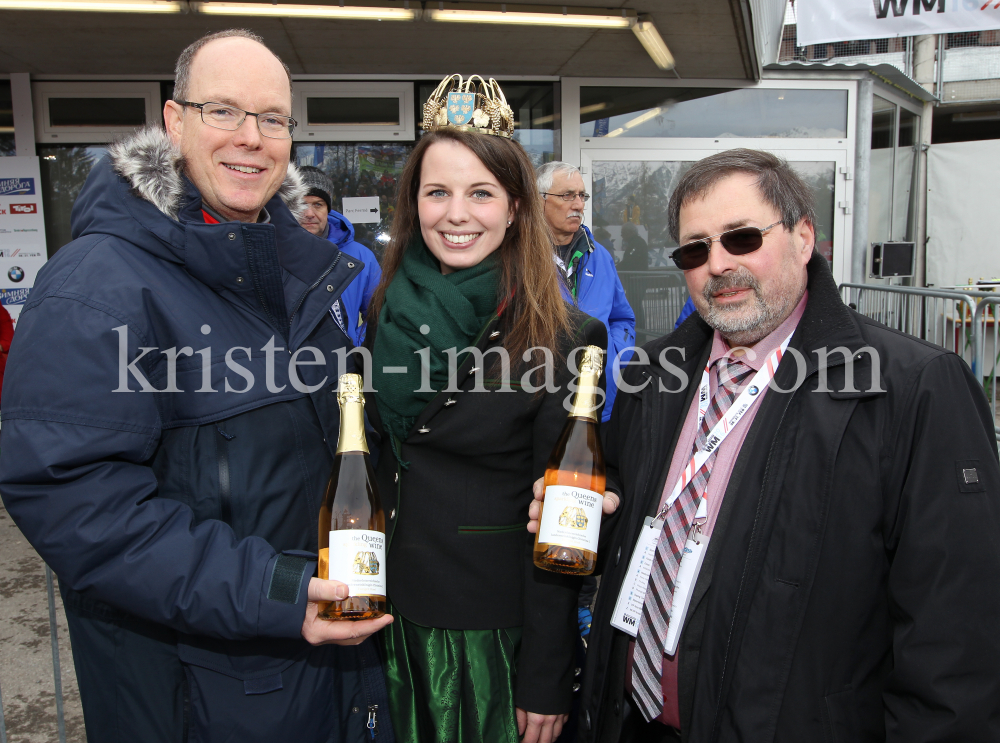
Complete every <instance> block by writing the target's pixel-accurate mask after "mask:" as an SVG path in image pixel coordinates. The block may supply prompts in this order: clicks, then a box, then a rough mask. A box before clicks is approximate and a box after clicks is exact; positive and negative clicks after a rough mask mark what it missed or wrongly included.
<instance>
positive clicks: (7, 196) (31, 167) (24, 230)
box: [0, 157, 48, 326]
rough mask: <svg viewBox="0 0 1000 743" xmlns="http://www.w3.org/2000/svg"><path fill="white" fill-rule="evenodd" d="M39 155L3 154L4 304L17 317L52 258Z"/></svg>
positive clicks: (0, 252)
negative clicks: (44, 212)
mask: <svg viewBox="0 0 1000 743" xmlns="http://www.w3.org/2000/svg"><path fill="white" fill-rule="evenodd" d="M43 216H44V215H43V214H42V182H41V178H40V177H39V169H38V158H37V157H0V304H3V306H4V307H5V308H6V310H7V312H9V313H10V316H11V317H12V318H13V320H14V324H15V326H16V325H17V316H18V315H19V314H21V308H22V307H24V303H25V302H26V301H27V299H28V295H29V294H30V293H31V287H33V286H34V285H35V275H36V274H37V273H38V270H39V269H40V268H41V267H42V265H43V264H44V263H45V261H46V260H47V259H48V254H47V253H46V250H45V221H44V218H43Z"/></svg>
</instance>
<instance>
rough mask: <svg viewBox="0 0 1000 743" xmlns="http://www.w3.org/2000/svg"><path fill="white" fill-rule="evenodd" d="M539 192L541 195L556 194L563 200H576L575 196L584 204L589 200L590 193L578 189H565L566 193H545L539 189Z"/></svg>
mask: <svg viewBox="0 0 1000 743" xmlns="http://www.w3.org/2000/svg"><path fill="white" fill-rule="evenodd" d="M539 193H540V194H541V195H542V196H558V197H559V198H560V199H562V200H563V201H576V199H577V198H581V199H583V203H584V204H586V203H587V202H588V201H590V194H589V193H587V192H586V191H580V193H575V192H573V191H567V192H566V193H546V192H545V191H539Z"/></svg>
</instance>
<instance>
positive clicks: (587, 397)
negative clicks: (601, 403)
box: [569, 346, 604, 421]
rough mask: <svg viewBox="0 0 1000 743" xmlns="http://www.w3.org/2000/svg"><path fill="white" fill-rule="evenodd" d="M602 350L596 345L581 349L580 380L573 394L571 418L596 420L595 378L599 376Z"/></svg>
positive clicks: (596, 387)
mask: <svg viewBox="0 0 1000 743" xmlns="http://www.w3.org/2000/svg"><path fill="white" fill-rule="evenodd" d="M603 357H604V352H603V351H601V349H600V348H598V347H597V346H587V347H586V348H584V349H583V353H582V359H581V361H580V381H579V383H578V384H577V388H576V394H575V395H574V396H573V409H572V410H571V411H570V413H569V414H570V417H572V418H587V419H589V420H592V421H596V420H597V390H598V386H597V380H598V379H599V378H600V376H601V361H602V359H603Z"/></svg>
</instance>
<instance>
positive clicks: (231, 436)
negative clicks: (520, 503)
mask: <svg viewBox="0 0 1000 743" xmlns="http://www.w3.org/2000/svg"><path fill="white" fill-rule="evenodd" d="M291 106H292V91H291V76H290V73H289V71H288V68H287V67H285V66H284V64H283V63H282V62H281V60H280V59H278V58H277V57H276V56H275V55H274V53H273V52H271V51H270V50H269V49H268V48H267V47H266V46H265V45H264V44H263V42H262V41H261V39H260V38H259V37H257V36H256V35H254V34H252V33H250V32H248V31H243V30H238V29H236V30H231V31H222V32H218V33H215V34H211V35H209V36H207V37H204V38H202V39H200V40H199V41H196V42H195V43H194V44H192V45H191V46H190V47H188V48H187V49H186V50H185V51H184V52H183V53H182V54H181V56H180V58H179V59H178V62H177V76H176V84H175V87H174V99H173V100H171V101H168V102H167V103H166V105H165V107H164V111H163V114H164V120H165V123H166V130H164V129H161V128H158V127H151V128H149V129H146V130H144V131H142V132H139V133H138V134H136V135H135V136H134V137H131V138H129V139H127V140H125V141H123V142H120V143H118V144H116V145H114V146H113V147H112V148H111V149H110V151H109V154H108V156H107V157H106V158H104V160H102V161H101V162H100V163H99V164H98V165H97V166H95V168H94V170H93V172H92V173H91V174H90V177H89V178H88V180H87V183H86V185H85V186H84V188H83V191H82V192H81V195H80V197H79V199H78V200H77V202H76V205H75V207H74V209H73V236H74V238H75V239H74V241H73V242H71V243H70V244H69V245H66V246H65V247H63V248H62V249H61V250H60V251H59V253H58V254H57V255H56V256H55V257H54V258H53V259H52V260H51V261H49V263H48V264H47V265H46V267H45V269H44V270H43V271H42V272H41V273H40V274H39V277H38V282H37V283H36V285H35V288H34V290H33V292H32V296H31V299H32V301H31V302H29V303H28V304H27V305H26V306H25V309H24V312H23V313H22V315H21V320H20V322H19V323H18V325H19V327H18V340H16V341H15V342H14V346H13V348H12V349H11V351H12V353H11V355H10V363H9V365H8V366H7V369H6V375H7V378H6V380H5V385H4V390H3V392H4V421H3V423H4V440H3V449H2V455H0V489H2V493H3V499H4V503H5V505H6V507H7V509H8V510H9V512H10V514H11V516H12V517H13V519H14V520H15V521H16V522H17V524H18V526H19V527H20V528H21V530H22V531H23V533H24V535H25V536H26V537H27V538H28V540H29V541H30V542H31V543H32V545H33V546H34V547H35V548H36V549H37V550H38V552H39V553H40V554H41V555H42V557H43V558H44V559H45V561H46V562H47V563H49V564H50V565H51V566H52V568H53V569H54V570H55V572H56V573H57V574H58V576H59V583H60V589H61V592H62V595H63V600H64V604H65V607H66V615H67V619H68V622H69V630H70V638H71V640H72V644H73V654H74V660H75V662H76V669H77V677H78V679H79V682H80V695H81V699H82V703H83V710H84V718H85V722H86V727H87V739H88V740H90V741H101V742H102V743H103V742H104V741H135V742H136V743H139V742H140V741H141V742H142V743H179V742H180V741H182V740H199V741H222V740H244V741H296V742H297V743H326V741H329V740H337V741H349V742H350V743H361V741H363V740H364V741H371V740H373V735H374V733H375V732H376V731H377V732H378V734H379V736H378V737H377V738H374V740H375V741H376V743H389V742H390V741H391V740H392V728H391V722H390V721H389V719H388V715H387V714H386V712H387V710H386V701H385V686H384V681H383V679H382V677H381V671H380V670H379V661H378V653H377V651H376V650H375V648H374V642H372V641H368V642H366V643H364V644H362V645H357V646H352V647H347V646H348V645H356V644H357V643H360V642H361V641H362V640H364V639H365V638H366V637H367V636H368V635H370V634H371V633H373V632H375V631H376V630H378V629H380V628H381V627H383V626H385V625H386V624H388V623H389V622H390V621H391V617H388V616H387V617H384V618H382V619H378V620H366V621H364V622H324V621H322V620H319V619H318V618H317V609H316V603H315V602H316V601H317V600H332V599H337V598H345V597H346V595H347V586H346V585H344V584H342V583H337V582H336V581H325V580H318V579H317V578H313V577H312V576H313V574H314V571H315V566H316V562H315V555H314V554H312V553H315V551H316V537H317V518H318V512H319V503H320V502H321V501H322V496H323V491H324V488H325V483H326V479H327V478H328V477H329V472H330V469H331V466H332V461H333V449H332V445H333V443H334V442H336V440H337V436H338V430H339V413H338V410H337V402H336V396H335V395H334V394H332V393H333V391H334V389H335V387H336V385H337V381H338V379H339V375H340V374H342V373H344V372H347V371H351V370H352V369H351V368H349V367H348V366H345V364H344V363H343V362H342V361H341V360H340V359H343V358H344V356H343V355H341V356H340V358H339V359H338V355H337V353H336V352H337V351H338V350H340V351H342V352H343V351H346V350H347V349H349V348H351V344H350V341H349V340H348V337H347V336H346V335H345V333H344V331H342V330H341V328H340V327H339V326H338V324H337V323H336V322H335V321H334V318H333V317H332V316H331V314H330V307H331V305H332V304H333V303H334V302H336V301H337V299H338V297H339V296H340V295H341V293H342V292H343V291H344V290H345V288H346V287H347V286H348V285H349V284H350V282H351V281H352V280H353V279H355V278H356V277H357V276H358V274H359V273H360V272H361V271H362V268H363V266H362V262H361V261H360V260H358V259H357V258H354V257H352V256H350V255H348V254H346V253H341V252H340V251H339V250H338V249H337V247H336V246H335V245H333V244H331V243H330V242H328V241H326V240H323V239H321V238H319V237H316V236H315V235H311V234H309V233H308V232H306V231H305V230H303V229H302V228H301V227H300V226H299V224H298V221H297V220H296V216H295V213H294V212H296V211H298V210H299V209H300V208H301V202H302V198H303V197H304V196H305V191H306V188H305V187H304V186H303V184H302V183H301V180H300V178H299V176H298V175H297V172H296V171H295V169H294V167H292V166H290V165H289V158H290V153H291V146H292V141H291V136H292V130H293V128H294V126H295V121H294V119H293V118H292V116H291V114H292V111H291ZM299 350H303V351H304V352H305V353H304V354H302V358H301V359H298V364H296V360H297V357H299V356H300V354H299ZM369 724H371V726H372V728H371V729H369V727H368V725H369Z"/></svg>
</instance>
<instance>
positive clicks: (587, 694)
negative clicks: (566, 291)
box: [533, 150, 1000, 743]
mask: <svg viewBox="0 0 1000 743" xmlns="http://www.w3.org/2000/svg"><path fill="white" fill-rule="evenodd" d="M668 220H669V227H670V231H671V234H672V235H673V237H674V238H675V239H678V238H679V239H678V244H679V245H680V246H681V247H680V248H678V249H677V250H676V251H675V252H674V260H675V261H676V262H677V263H678V265H679V266H680V268H682V269H683V270H684V271H685V276H686V279H687V283H688V288H689V289H690V292H691V296H692V297H693V299H694V303H695V306H696V308H697V311H698V316H697V317H694V318H689V319H688V320H687V322H685V323H684V324H683V325H682V326H681V327H680V328H679V329H678V330H676V331H675V332H673V333H671V334H670V335H668V336H666V337H664V338H661V339H659V340H657V341H654V342H652V343H649V344H647V345H646V346H644V347H643V348H642V349H641V352H637V354H636V360H637V362H641V363H636V364H634V365H633V366H630V367H629V369H628V370H627V371H626V372H625V373H624V375H623V381H622V384H621V389H622V390H623V392H622V394H621V397H620V399H619V402H618V405H616V406H615V411H614V414H613V415H612V417H611V421H610V423H609V424H608V427H607V429H606V431H605V455H606V458H607V465H608V488H609V490H611V491H613V492H616V493H618V494H620V496H621V505H620V507H619V509H618V512H617V513H616V514H615V515H614V517H613V519H614V521H613V522H609V523H608V524H606V526H611V525H612V524H613V530H612V531H611V533H610V534H609V535H608V539H607V541H606V542H605V543H602V545H601V549H600V552H599V559H602V567H603V571H604V572H603V577H602V583H601V591H600V593H599V594H598V599H597V606H596V608H595V612H594V624H593V629H592V631H591V638H590V647H589V653H588V663H587V668H586V671H585V678H584V682H583V700H582V706H583V711H582V714H581V726H580V731H581V732H580V738H579V740H580V741H582V743H591V742H592V741H600V742H602V743H612V742H614V743H618V741H622V742H627V741H677V740H680V741H684V742H685V743H708V742H709V741H713V742H718V743H736V742H737V741H754V742H755V743H757V742H764V741H774V742H775V743H801V741H845V742H846V741H851V742H852V743H853V742H854V741H871V742H874V741H891V742H892V743H930V742H931V741H934V742H935V743H942V742H951V743H977V742H981V743H993V742H995V741H997V740H1000V674H998V673H997V669H998V668H1000V633H998V632H997V627H998V623H1000V538H998V534H1000V464H998V460H997V449H996V442H995V440H994V430H993V420H992V415H991V413H990V411H989V409H988V406H987V403H986V398H985V396H984V395H983V390H982V388H981V387H980V385H979V384H978V383H977V380H976V379H975V378H974V376H973V375H972V374H971V372H970V370H969V368H968V367H967V366H966V365H965V363H964V362H963V361H962V360H961V359H960V358H959V357H957V356H956V355H955V354H953V353H950V352H948V351H945V350H944V349H942V348H940V347H938V346H933V345H931V344H928V343H925V342H923V341H920V340H917V339H915V338H913V337H910V336H907V335H905V334H903V333H900V332H898V331H895V330H892V329H890V328H887V327H885V326H884V325H881V324H880V323H877V322H875V321H874V320H871V319H869V318H866V317H864V316H862V315H859V314H858V313H856V312H854V311H853V310H851V309H850V308H848V307H846V306H845V305H844V303H843V302H842V301H841V299H840V295H839V292H838V290H837V286H836V284H835V282H834V280H833V277H832V276H831V274H830V271H829V267H828V265H827V262H826V260H825V259H824V258H823V257H822V256H821V255H820V254H819V253H818V252H816V250H815V234H814V227H813V225H814V222H815V217H814V212H813V206H812V198H811V195H810V191H809V188H808V187H807V186H806V185H805V184H804V183H803V182H802V181H801V179H800V178H799V177H798V176H797V175H796V174H795V173H794V171H792V170H791V169H790V168H789V167H788V164H787V163H785V162H784V161H782V160H780V159H779V158H777V157H775V156H774V155H771V154H769V153H765V152H757V151H752V150H731V151H728V152H723V153H719V154H717V155H713V156H711V157H708V158H706V159H704V160H702V161H700V162H698V163H696V164H695V165H694V166H693V167H692V168H691V170H689V171H688V172H687V173H686V174H685V175H684V177H683V178H682V179H681V180H680V182H679V184H678V186H677V190H676V191H675V192H674V194H673V195H672V197H671V201H670V205H669V207H668ZM772 374H773V377H772ZM699 379H701V380H703V381H702V382H701V383H699ZM769 379H771V380H772V381H773V385H774V386H773V387H771V386H769V382H768V380H769ZM671 393H673V394H671ZM734 397H735V402H731V401H732V400H733V398H734ZM754 401H756V402H754ZM692 459H693V464H690V463H691V462H692ZM536 497H537V495H536ZM533 510H536V509H533ZM661 514H663V515H664V517H661ZM650 521H651V522H652V527H648V526H646V524H648V523H650ZM664 522H665V523H664ZM637 544H638V545H641V547H642V548H645V549H643V552H642V554H645V555H652V557H651V560H652V573H651V576H650V577H649V580H648V583H647V581H646V580H644V578H643V576H642V573H639V572H637V571H635V570H634V569H633V568H632V567H630V565H631V563H632V561H633V559H634V555H633V551H634V549H636V545H637ZM646 550H649V551H646ZM691 556H694V557H693V558H691ZM689 559H693V561H692V562H689V563H685V561H687V560H689ZM687 568H690V570H691V572H690V573H688V572H687ZM678 571H679V572H678ZM634 575H639V576H640V577H639V578H638V579H636V580H633V579H632V576H634ZM629 592H631V593H632V594H633V595H634V596H640V597H641V596H643V595H644V600H643V601H641V602H638V601H637V603H636V604H630V602H628V601H627V599H628V594H629ZM622 594H624V597H625V599H626V600H624V601H619V597H620V596H621V595H622ZM685 607H686V608H685ZM675 625H676V626H675ZM633 636H637V637H636V639H635V640H633Z"/></svg>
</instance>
